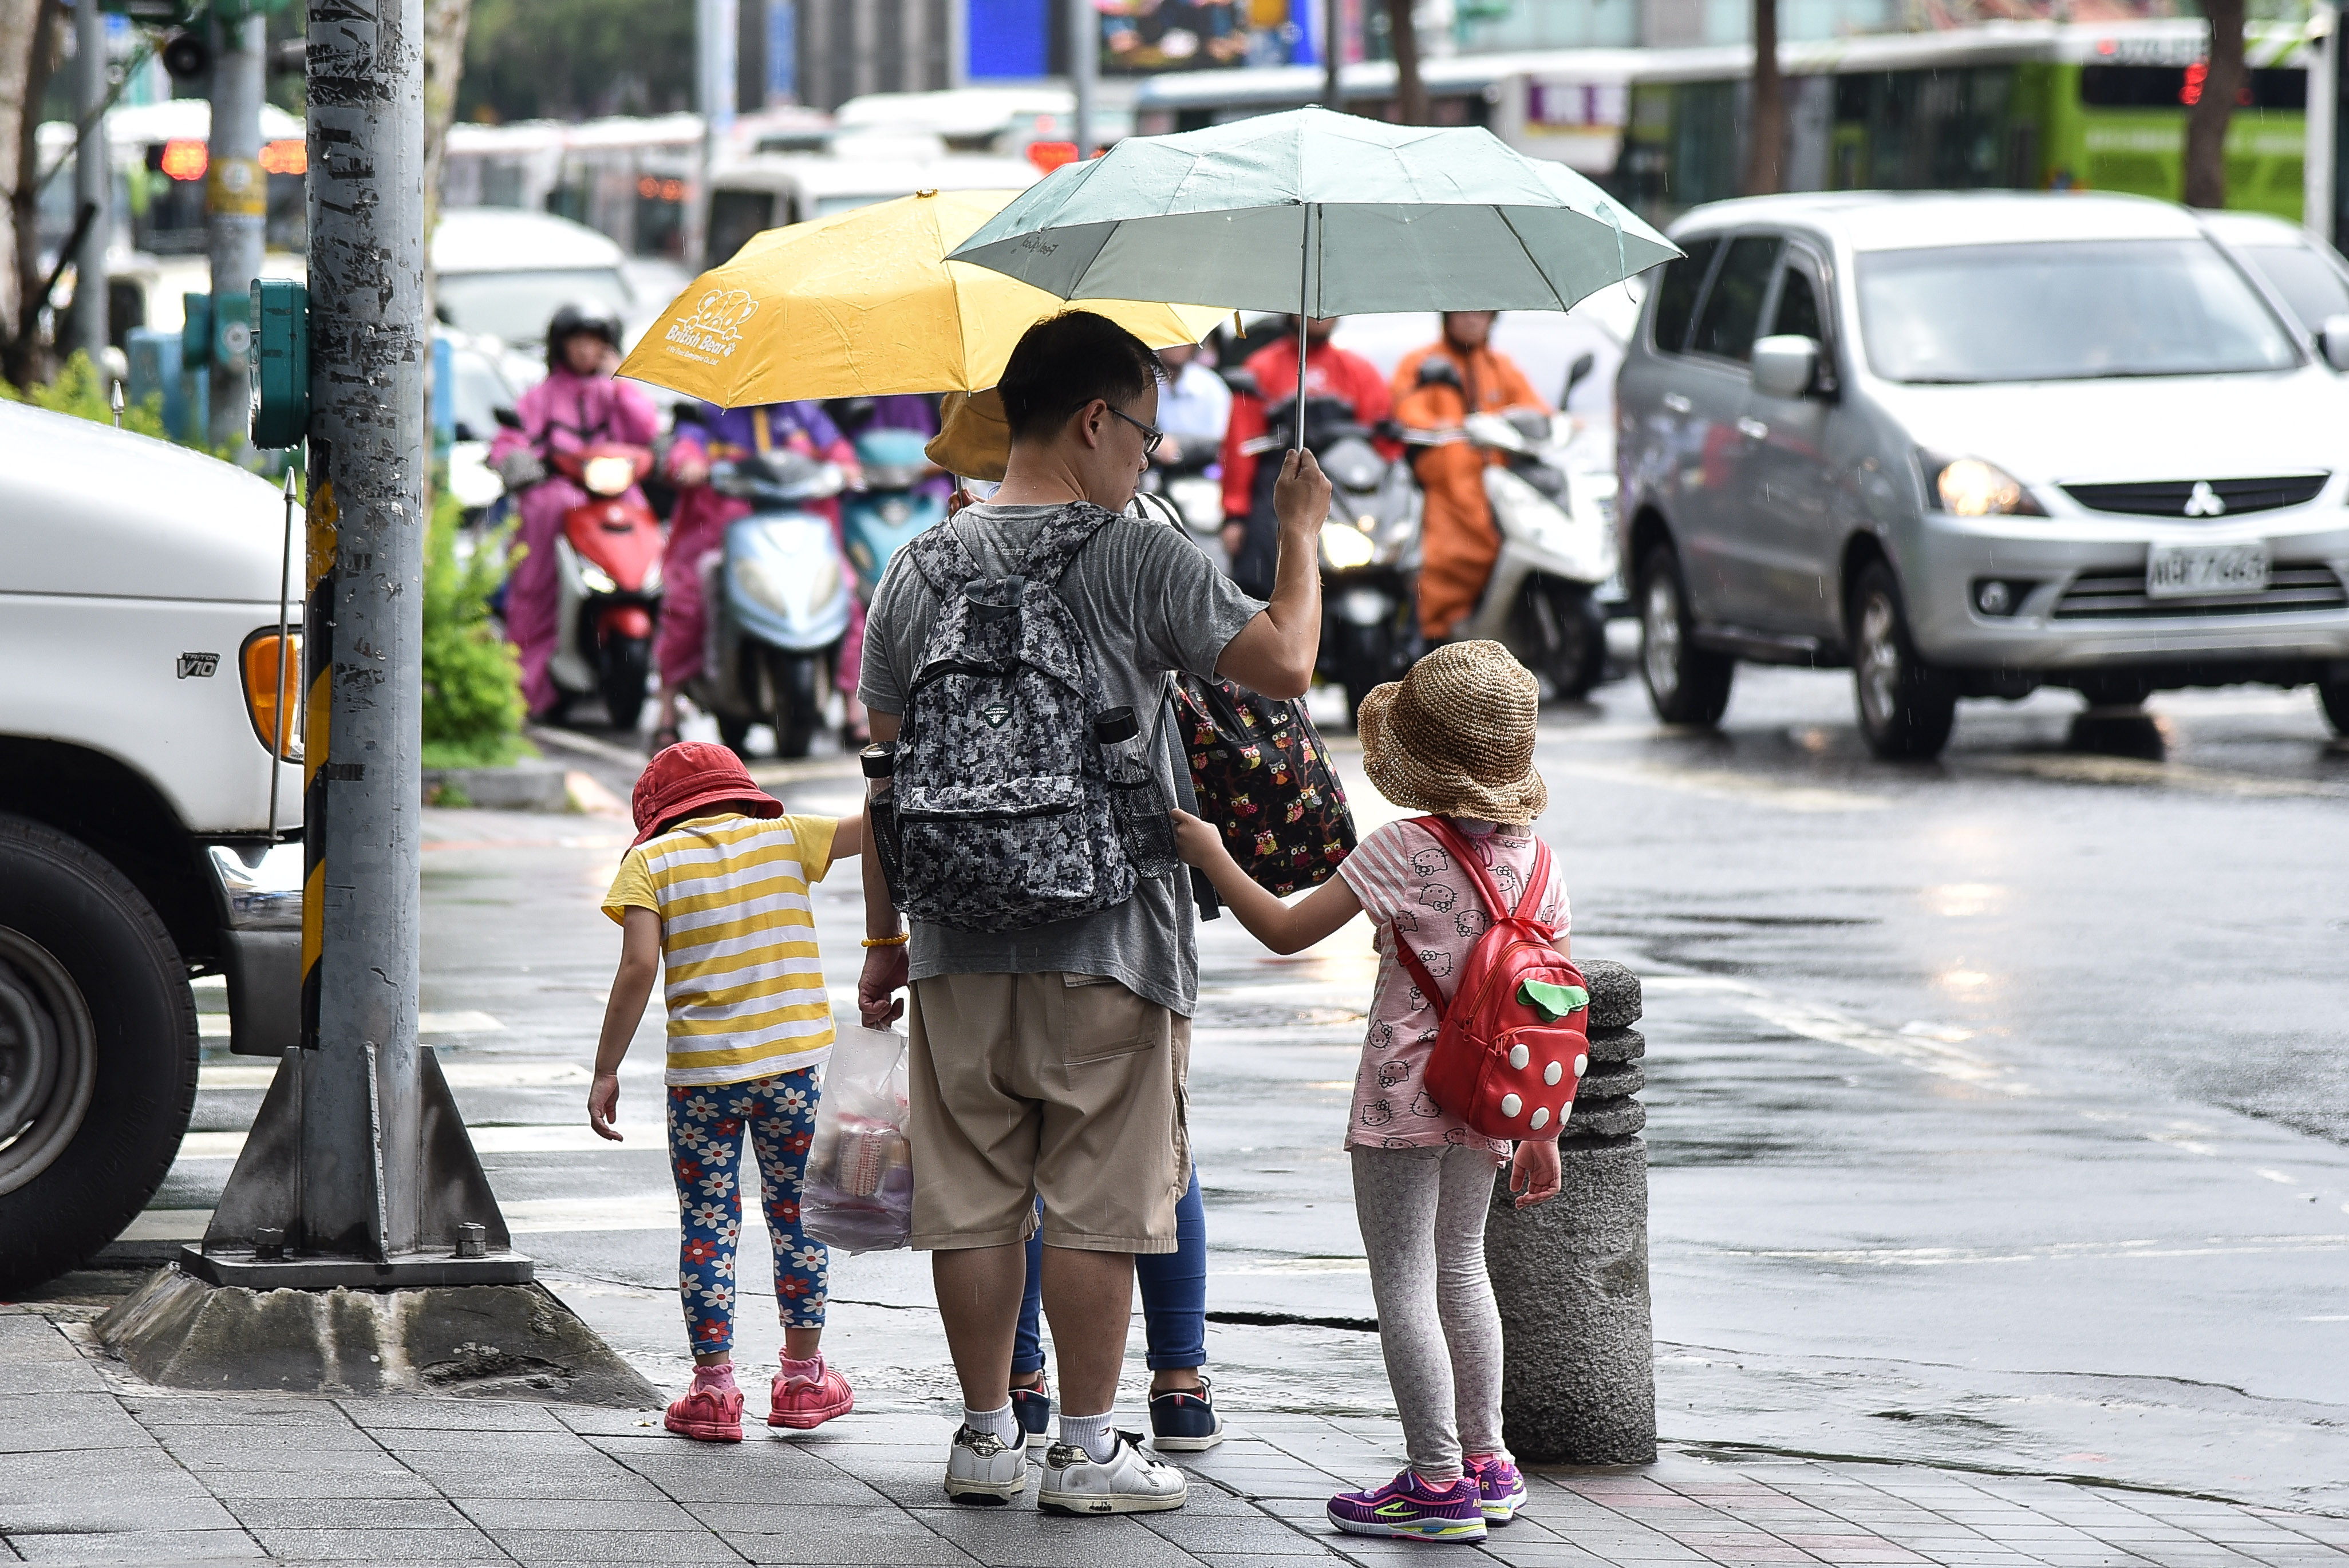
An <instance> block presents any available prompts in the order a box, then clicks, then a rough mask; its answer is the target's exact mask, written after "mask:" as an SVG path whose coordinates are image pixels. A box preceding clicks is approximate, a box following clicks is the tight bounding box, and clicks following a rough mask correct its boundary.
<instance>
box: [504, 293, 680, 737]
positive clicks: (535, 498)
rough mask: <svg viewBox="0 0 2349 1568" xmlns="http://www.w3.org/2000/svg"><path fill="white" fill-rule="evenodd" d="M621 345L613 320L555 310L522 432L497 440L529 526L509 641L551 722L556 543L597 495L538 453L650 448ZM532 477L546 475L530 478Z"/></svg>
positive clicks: (520, 542) (509, 580) (531, 700)
mask: <svg viewBox="0 0 2349 1568" xmlns="http://www.w3.org/2000/svg"><path fill="white" fill-rule="evenodd" d="M619 340H620V329H619V325H618V324H617V323H616V322H613V321H611V320H609V319H605V318H598V317H596V316H594V315H588V314H586V313H585V312H582V311H579V310H577V309H576V308H574V307H573V306H570V305H565V306H564V308H563V309H562V310H559V311H557V312H556V313H555V315H554V322H553V323H552V324H551V325H549V326H548V327H547V333H546V363H547V377H546V379H545V380H543V381H542V382H540V383H539V384H538V385H537V386H535V387H532V388H531V389H530V390H529V391H527V392H525V393H523V395H522V397H521V398H520V399H519V400H518V401H517V402H516V405H515V407H514V412H515V413H516V414H518V415H520V416H521V417H522V428H521V429H519V430H515V429H501V430H499V431H498V435H497V439H495V440H494V441H492V442H491V443H490V466H491V467H492V468H493V469H496V470H497V471H498V473H499V474H500V475H501V476H502V477H503V478H504V479H505V480H506V489H507V490H508V491H509V493H511V492H512V491H514V490H520V491H521V496H520V500H519V501H518V503H517V504H518V505H519V506H520V508H521V511H522V528H521V530H520V531H519V532H518V534H517V535H516V537H515V541H514V551H515V553H516V554H517V555H518V556H519V559H516V560H514V561H513V564H512V569H511V570H510V571H509V572H508V573H507V577H506V638H507V640H508V641H510V642H512V644H513V645H514V648H515V650H516V651H517V652H518V653H520V655H522V691H523V700H524V701H525V702H527V703H528V704H529V706H530V712H531V716H532V717H533V718H544V717H552V716H553V715H554V712H555V710H556V709H557V707H559V705H560V701H561V696H562V694H561V693H560V692H558V691H557V690H556V689H555V685H554V676H553V675H552V674H550V673H549V672H548V669H547V665H548V664H549V663H550V662H551V661H552V660H553V659H554V652H555V641H556V637H557V634H558V627H557V625H556V603H555V597H556V591H557V590H556V579H555V566H554V542H555V540H556V539H557V538H558V537H560V536H561V534H562V532H563V516H564V513H565V512H567V511H570V510H571V509H572V508H573V507H574V506H584V505H585V504H586V503H587V501H588V500H590V499H592V498H590V497H589V496H588V494H587V492H586V491H585V490H581V489H580V488H579V487H578V486H577V485H575V484H574V483H572V482H571V481H570V480H567V479H565V478H564V477H563V476H562V475H560V474H555V473H551V472H548V471H547V470H546V469H545V466H544V465H543V463H542V462H540V461H538V458H539V455H540V454H541V453H542V452H543V451H547V450H552V451H575V450H577V449H580V448H582V447H588V446H594V445H595V444H596V443H598V442H603V441H620V442H626V444H628V445H630V446H637V447H649V446H651V445H652V443H653V437H654V435H655V433H656V432H657V429H658V427H659V417H658V415H657V414H656V413H655V411H654V409H653V402H652V399H651V398H650V397H647V396H645V393H644V390H643V388H641V387H636V386H635V385H633V384H631V383H628V382H624V381H615V380H613V379H612V371H613V370H614V368H615V367H616V366H618V364H619V362H620V350H619ZM533 473H536V474H543V475H544V477H543V478H537V479H535V480H534V481H533V477H532V476H533ZM524 485H527V487H528V488H526V489H524V488H523V486H524ZM626 499H627V500H631V501H633V502H635V503H636V504H637V505H639V506H641V505H643V504H645V498H644V494H643V492H642V491H641V490H636V489H634V488H633V487H632V488H631V489H630V490H629V491H628V494H627V498H626ZM510 559H511V557H510Z"/></svg>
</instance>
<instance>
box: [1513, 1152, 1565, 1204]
mask: <svg viewBox="0 0 2349 1568" xmlns="http://www.w3.org/2000/svg"><path fill="white" fill-rule="evenodd" d="M1560 1185H1561V1182H1560V1181H1559V1177H1558V1168H1557V1140H1556V1139H1543V1140H1541V1141H1539V1142H1534V1141H1532V1140H1527V1141H1526V1142H1524V1143H1520V1144H1518V1145H1517V1157H1516V1159H1515V1160H1512V1161H1509V1191H1512V1192H1515V1193H1516V1195H1517V1207H1518V1208H1520V1209H1530V1208H1531V1207H1533V1206H1534V1205H1535V1204H1536V1203H1547V1202H1549V1201H1550V1200H1551V1199H1552V1198H1555V1197H1557V1192H1558V1188H1559V1186H1560Z"/></svg>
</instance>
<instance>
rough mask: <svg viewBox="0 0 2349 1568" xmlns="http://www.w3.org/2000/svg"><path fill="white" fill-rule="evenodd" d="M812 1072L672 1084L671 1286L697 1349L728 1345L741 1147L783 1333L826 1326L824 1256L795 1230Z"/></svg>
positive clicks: (810, 1127) (809, 1135)
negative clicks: (677, 1230)
mask: <svg viewBox="0 0 2349 1568" xmlns="http://www.w3.org/2000/svg"><path fill="white" fill-rule="evenodd" d="M819 1093H820V1091H819V1089H818V1088H817V1087H816V1082H815V1073H814V1070H813V1069H812V1068H801V1069H800V1070H799V1071H797V1072H788V1073H777V1074H775V1075H774V1076H773V1077H771V1078H756V1079H753V1080H752V1081H750V1082H749V1083H730V1084H719V1085H716V1086H710V1085H699V1084H672V1085H670V1086H669V1091H668V1157H669V1165H670V1168H671V1170H672V1171H673V1172H674V1173H675V1175H676V1177H677V1196H678V1209H679V1211H680V1212H681V1214H680V1217H681V1218H682V1220H683V1222H684V1232H685V1234H684V1244H683V1248H682V1252H681V1255H680V1256H679V1258H678V1270H677V1288H678V1294H679V1295H682V1296H683V1297H684V1298H685V1326H686V1331H687V1333H688V1335H689V1336H691V1338H692V1341H693V1353H694V1354H695V1355H697V1356H704V1355H709V1354H712V1353H714V1352H717V1351H720V1350H731V1349H732V1348H733V1347H734V1295H735V1278H734V1243H735V1242H736V1241H737V1239H739V1238H740V1235H741V1233H742V1182H741V1172H742V1167H743V1164H744V1161H743V1159H742V1144H743V1142H744V1135H745V1133H746V1132H747V1133H748V1135H749V1142H750V1148H751V1150H752V1152H754V1153H755V1154H756V1155H757V1156H758V1160H759V1174H760V1186H761V1189H762V1190H763V1191H764V1194H765V1198H766V1207H767V1234H768V1235H769V1237H770V1238H771V1239H772V1241H773V1243H774V1251H775V1305H776V1307H777V1308H778V1310H779V1312H780V1315H781V1319H782V1325H783V1326H784V1327H785V1328H822V1327H823V1301H824V1285H825V1278H826V1274H827V1273H828V1270H829V1266H830V1257H829V1254H827V1253H826V1252H825V1250H824V1245H823V1243H822V1242H814V1241H810V1240H809V1239H808V1237H807V1234H806V1233H804V1232H803V1231H802V1230H801V1229H800V1174H801V1171H802V1167H803V1166H804V1164H805V1162H806V1160H807V1151H808V1145H809V1144H810V1143H812V1142H813V1141H814V1138H815V1108H816V1099H817V1097H818V1094H819Z"/></svg>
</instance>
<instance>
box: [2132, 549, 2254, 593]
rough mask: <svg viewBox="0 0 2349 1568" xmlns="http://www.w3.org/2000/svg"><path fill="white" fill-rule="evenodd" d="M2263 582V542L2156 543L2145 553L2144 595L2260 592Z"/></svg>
mask: <svg viewBox="0 0 2349 1568" xmlns="http://www.w3.org/2000/svg"><path fill="white" fill-rule="evenodd" d="M2267 586H2268V547H2267V546H2266V545H2265V544H2157V545H2154V546H2153V547H2152V548H2151V549H2150V550H2149V551H2148V552H2147V556H2146V562H2145V593H2146V597H2147V598H2148V599H2189V598H2193V597H2196V596H2198V595H2202V594H2211V593H2265V592H2266V591H2267Z"/></svg>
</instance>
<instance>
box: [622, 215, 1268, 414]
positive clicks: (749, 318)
mask: <svg viewBox="0 0 2349 1568" xmlns="http://www.w3.org/2000/svg"><path fill="white" fill-rule="evenodd" d="M1017 194H1018V192H1017V191H922V192H920V193H919V194H916V195H913V196H905V197H901V198H899V199H898V200H896V201H884V202H880V203H878V204H877V205H874V206H871V207H859V208H856V209H854V210H853V211H846V212H835V213H833V215H832V216H830V217H827V218H818V219H815V220H813V221H812V222H806V223H794V224H792V226H791V227H790V228H787V229H771V230H769V231H768V232H766V233H763V234H761V235H760V236H758V237H757V238H756V239H754V240H752V241H751V242H750V243H749V244H747V245H745V246H743V247H742V249H741V250H740V253H737V254H736V255H735V257H734V259H733V260H732V261H730V262H729V263H726V264H725V265H724V266H722V267H715V268H712V269H711V270H710V271H709V272H706V273H702V274H701V276H699V277H698V278H696V279H695V280H694V282H693V286H692V287H690V288H688V289H687V290H686V291H685V292H684V293H683V294H679V295H678V297H677V299H676V300H675V301H674V302H672V303H671V304H670V305H669V307H668V309H667V310H666V311H664V312H663V313H662V314H661V316H660V319H659V320H658V321H656V322H655V323H654V324H653V325H652V326H651V328H650V329H649V330H648V331H647V332H646V333H645V335H644V336H643V337H642V338H640V339H638V340H637V343H636V348H635V350H634V351H633V352H632V353H630V354H629V356H628V357H627V358H626V360H625V361H624V362H623V363H622V364H621V366H620V374H621V375H623V376H627V377H634V378H636V380H639V381H649V382H651V383H653V384H654V385H655V386H657V387H668V388H670V389H671V390H673V391H678V392H683V393H685V394H687V395H688V396H690V397H703V398H707V399H709V401H710V402H713V403H717V404H719V405H721V406H723V407H742V406H745V405H753V404H761V403H781V402H787V401H790V400H791V399H793V398H798V397H878V396H881V395H883V394H885V393H893V392H947V391H964V392H968V391H976V390H978V389H979V388H981V387H992V386H994V385H995V384H996V382H997V381H998V380H999V379H1001V377H1002V375H1003V366H1004V365H1005V363H1006V362H1007V361H1008V360H1009V359H1010V357H1011V350H1012V348H1013V346H1015V345H1017V344H1018V343H1019V335H1020V334H1022V333H1024V332H1026V331H1027V330H1028V329H1029V327H1030V326H1032V325H1035V324H1036V323H1037V322H1039V321H1041V320H1043V319H1044V318H1045V317H1046V316H1049V315H1058V314H1059V313H1060V312H1061V311H1064V310H1069V309H1071V308H1076V309H1083V310H1092V311H1098V312H1100V313H1101V314H1102V315H1105V316H1108V317H1109V318H1110V319H1111V320H1112V321H1114V322H1116V323H1118V324H1119V325H1122V326H1123V327H1125V328H1126V330H1128V331H1129V332H1132V333H1133V335H1135V336H1137V337H1139V338H1141V339H1142V340H1143V342H1144V343H1147V344H1148V345H1150V346H1151V347H1153V348H1165V347H1168V346H1172V345H1174V344H1177V343H1196V342H1197V341H1199V339H1200V338H1202V337H1205V336H1206V335H1207V333H1208V332H1209V331H1210V330H1211V329H1212V328H1213V327H1214V326H1215V325H1216V322H1218V321H1220V320H1222V319H1223V317H1224V316H1225V315H1226V312H1225V311H1223V310H1221V309H1217V308H1215V307H1211V306H1207V305H1184V304H1138V303H1136V302H1134V301H1132V300H1078V301H1067V300H1062V299H1061V298H1059V297H1058V296H1056V295H1053V294H1047V293H1045V292H1044V291H1043V290H1042V289H1040V288H1037V287H1035V286H1034V285H1033V284H1024V283H1021V282H1020V281H1019V279H1017V278H1013V277H1010V276H1008V275H1007V274H1005V273H999V272H995V271H993V270H991V269H989V268H987V267H977V266H972V265H970V264H969V263H965V262H950V261H947V259H946V255H947V252H948V251H951V250H953V249H954V248H955V247H956V246H957V245H959V244H961V243H962V242H963V241H964V240H966V239H968V238H969V237H970V235H971V234H972V233H973V232H975V231H976V230H977V229H978V226H979V225H980V224H981V223H984V222H987V220H988V219H989V218H991V217H993V216H994V215H995V214H996V213H997V212H998V211H1001V210H1002V208H1003V206H1004V204H1005V203H1006V202H1008V201H1010V200H1011V198H1012V197H1013V196H1015V195H1017Z"/></svg>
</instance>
